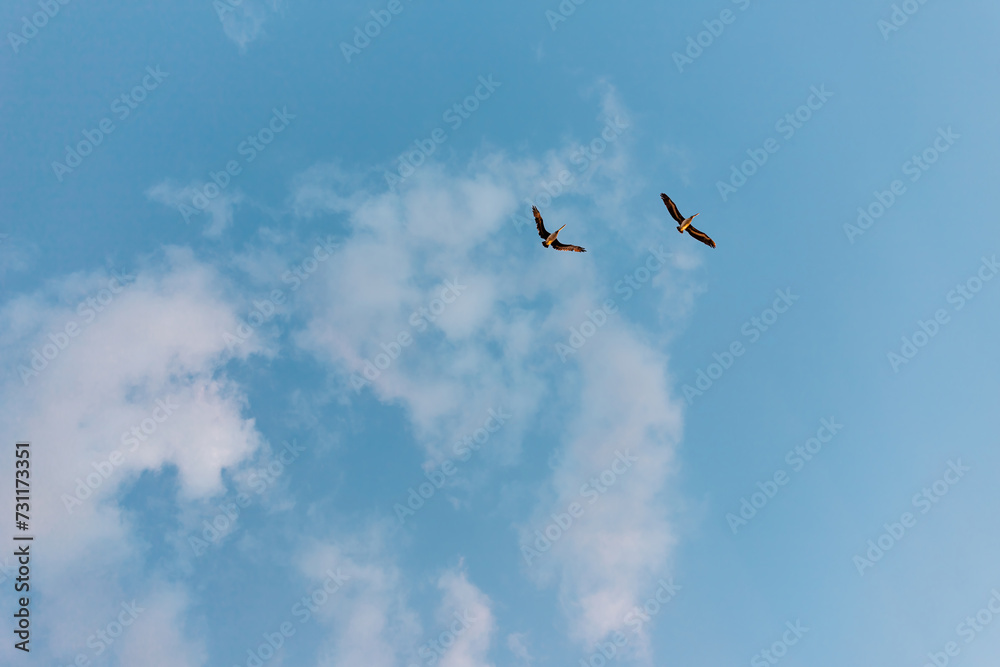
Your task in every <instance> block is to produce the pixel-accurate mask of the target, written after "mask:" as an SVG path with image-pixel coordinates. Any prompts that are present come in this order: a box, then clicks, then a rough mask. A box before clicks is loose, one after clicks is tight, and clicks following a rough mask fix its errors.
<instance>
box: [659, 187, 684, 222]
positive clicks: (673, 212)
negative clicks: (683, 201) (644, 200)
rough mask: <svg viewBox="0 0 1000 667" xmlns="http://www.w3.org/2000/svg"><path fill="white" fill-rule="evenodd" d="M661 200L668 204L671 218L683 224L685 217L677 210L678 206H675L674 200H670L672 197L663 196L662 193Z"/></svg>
mask: <svg viewBox="0 0 1000 667" xmlns="http://www.w3.org/2000/svg"><path fill="white" fill-rule="evenodd" d="M660 199H662V200H663V203H664V204H666V206H667V210H668V211H670V217H671V218H673V219H674V220H676V221H677V222H680V223H683V222H684V216H683V215H681V212H680V211H678V210H677V204H675V203H674V202H673V200H671V199H670V197H668V196H667V195H665V194H663V193H662V192H661V193H660Z"/></svg>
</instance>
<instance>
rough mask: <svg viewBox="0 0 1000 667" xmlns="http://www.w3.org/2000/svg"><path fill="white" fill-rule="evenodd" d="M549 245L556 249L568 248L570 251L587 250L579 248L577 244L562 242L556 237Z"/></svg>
mask: <svg viewBox="0 0 1000 667" xmlns="http://www.w3.org/2000/svg"><path fill="white" fill-rule="evenodd" d="M551 247H553V248H555V249H556V250H569V251H571V252H587V251H586V250H584V249H583V248H581V247H580V246H578V245H569V244H568V243H563V242H562V241H560V240H559V239H556V240H555V241H554V242H553V243H552V246H551Z"/></svg>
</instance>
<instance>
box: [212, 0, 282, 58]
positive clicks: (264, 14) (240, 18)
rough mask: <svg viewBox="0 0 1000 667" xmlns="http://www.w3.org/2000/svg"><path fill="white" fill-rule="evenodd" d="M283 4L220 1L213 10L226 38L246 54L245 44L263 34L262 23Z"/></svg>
mask: <svg viewBox="0 0 1000 667" xmlns="http://www.w3.org/2000/svg"><path fill="white" fill-rule="evenodd" d="M283 4H284V3H283V0H242V1H241V2H237V1H236V0H220V1H219V2H216V3H215V8H216V13H217V14H218V15H219V20H220V21H222V29H223V30H224V31H225V33H226V37H228V38H229V39H231V40H232V41H233V42H235V43H236V45H237V46H239V47H240V53H246V50H247V49H246V47H247V44H250V43H251V42H254V41H256V40H257V39H258V38H259V37H260V36H261V35H262V34H264V23H266V22H267V19H268V17H269V16H270V15H271V14H273V13H276V12H279V11H281V9H282V6H283Z"/></svg>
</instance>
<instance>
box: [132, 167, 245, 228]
mask: <svg viewBox="0 0 1000 667" xmlns="http://www.w3.org/2000/svg"><path fill="white" fill-rule="evenodd" d="M205 185H206V184H205V183H203V182H196V183H192V184H190V185H186V186H183V187H182V186H178V185H175V184H173V183H172V182H171V181H164V182H162V183H159V184H158V185H154V186H153V187H151V188H149V189H148V190H147V191H146V196H147V197H149V199H150V200H151V201H155V202H158V203H160V204H164V205H165V206H170V207H176V208H177V209H178V213H179V214H180V215H182V216H183V219H184V221H185V222H190V221H191V220H192V219H197V218H198V217H199V216H200V215H201V214H203V213H204V214H207V215H208V216H209V218H210V222H209V223H208V225H207V226H206V227H205V230H204V232H203V233H204V234H205V236H208V237H210V238H217V237H219V236H221V235H222V232H224V231H225V230H226V229H228V228H229V227H230V226H231V225H232V224H233V212H234V210H235V208H236V207H237V206H238V205H239V204H241V203H243V199H244V197H243V192H241V191H240V190H239V189H234V190H232V191H229V190H222V191H221V192H219V194H218V195H216V196H215V197H212V198H211V199H209V198H207V197H206V196H205V194H204V192H205ZM211 185H214V183H213V184H211Z"/></svg>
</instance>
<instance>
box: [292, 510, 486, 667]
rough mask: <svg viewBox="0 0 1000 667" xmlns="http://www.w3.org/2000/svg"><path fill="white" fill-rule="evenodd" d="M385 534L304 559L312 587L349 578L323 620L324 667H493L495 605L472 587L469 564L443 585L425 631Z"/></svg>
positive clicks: (317, 548) (315, 551)
mask: <svg viewBox="0 0 1000 667" xmlns="http://www.w3.org/2000/svg"><path fill="white" fill-rule="evenodd" d="M385 549H386V545H385V543H384V540H383V532H382V531H381V530H380V529H379V528H377V527H373V528H372V529H371V531H370V532H369V533H368V534H366V535H365V536H364V539H346V538H342V539H341V540H340V541H339V542H337V543H323V542H317V543H314V544H313V545H312V546H310V547H308V548H307V550H306V551H305V552H304V554H303V556H302V558H301V559H300V563H299V565H300V569H301V570H302V572H303V573H305V574H306V575H307V576H308V577H310V579H311V580H312V581H313V582H319V581H321V580H322V579H323V578H324V577H327V576H328V575H327V572H328V571H330V570H336V569H337V568H339V569H340V570H341V571H342V572H343V574H344V575H346V576H347V577H349V580H348V583H347V584H346V585H345V586H344V588H343V589H342V590H340V591H337V593H335V595H336V598H337V599H336V604H326V605H323V606H322V607H321V608H320V610H319V612H318V613H317V617H318V618H319V622H320V623H322V624H323V625H324V627H326V628H327V634H326V639H325V641H324V642H323V645H322V647H321V649H320V655H319V659H318V664H319V665H321V666H322V667H349V666H353V665H359V664H364V665H371V666H372V667H402V666H403V665H412V664H430V662H432V661H433V662H434V663H435V664H439V665H441V667H492V664H491V663H489V662H488V661H487V659H486V656H487V653H488V652H489V650H490V647H491V645H492V641H493V638H494V635H495V633H496V621H495V619H494V617H493V612H492V603H491V601H490V599H489V597H488V596H487V595H485V594H484V593H483V592H482V591H481V590H479V588H477V587H476V586H475V585H474V584H472V583H471V582H470V581H469V580H468V575H467V574H466V572H465V571H464V569H463V568H462V564H461V563H459V565H458V566H457V567H455V568H451V569H448V570H446V571H445V572H444V573H442V574H441V575H440V576H439V577H438V578H437V582H436V583H437V589H438V591H439V592H440V595H441V598H440V602H439V603H438V604H437V606H436V608H435V610H434V614H433V617H432V618H430V619H429V620H428V623H427V624H426V626H422V624H421V622H420V618H419V615H418V614H417V613H416V612H415V611H414V610H413V609H412V608H411V606H410V604H409V598H410V596H411V585H410V584H409V582H407V581H406V580H405V579H404V578H403V577H402V574H401V572H400V571H399V569H398V567H397V566H395V565H394V564H393V563H392V560H391V559H390V558H389V557H387V556H386V555H385V553H384V552H385Z"/></svg>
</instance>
